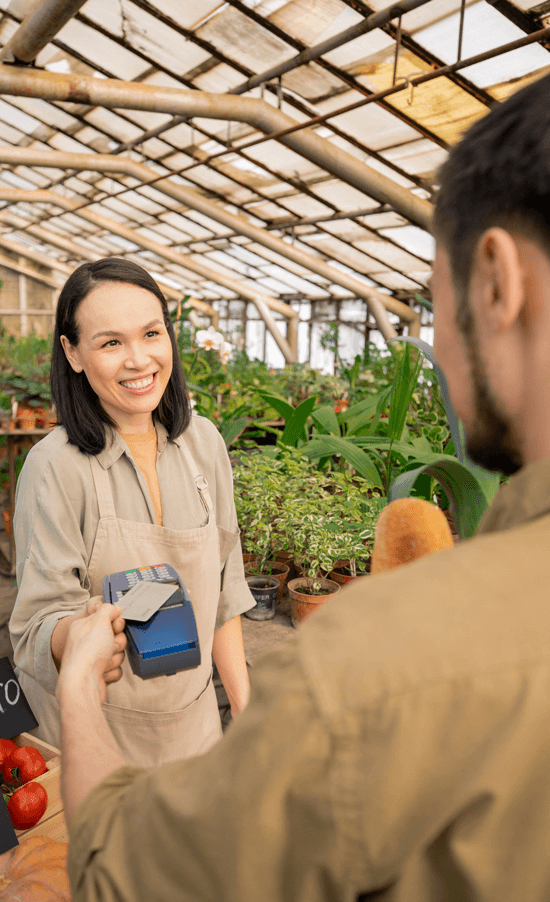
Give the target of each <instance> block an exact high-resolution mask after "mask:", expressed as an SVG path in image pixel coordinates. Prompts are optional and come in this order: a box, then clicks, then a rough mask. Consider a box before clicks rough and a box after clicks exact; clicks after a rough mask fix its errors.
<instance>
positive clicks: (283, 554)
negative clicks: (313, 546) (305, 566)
mask: <svg viewBox="0 0 550 902" xmlns="http://www.w3.org/2000/svg"><path fill="white" fill-rule="evenodd" d="M275 560H276V561H279V562H280V563H281V564H286V565H287V566H288V576H287V577H286V578H287V580H289V579H294V577H295V576H297V575H298V571H297V569H296V564H295V563H294V560H293V558H292V552H290V551H279V553H278V554H276V555H275Z"/></svg>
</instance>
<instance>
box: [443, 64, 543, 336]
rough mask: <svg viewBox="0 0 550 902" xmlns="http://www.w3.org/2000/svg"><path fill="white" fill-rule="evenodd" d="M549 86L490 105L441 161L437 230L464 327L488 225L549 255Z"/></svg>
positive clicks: (538, 86) (468, 324) (535, 87)
mask: <svg viewBox="0 0 550 902" xmlns="http://www.w3.org/2000/svg"><path fill="white" fill-rule="evenodd" d="M549 92H550V76H548V75H547V76H544V77H543V78H540V79H539V80H538V81H535V82H534V83H532V84H530V85H528V86H527V87H526V88H523V89H522V90H520V91H518V92H517V93H516V94H513V95H512V96H511V97H509V98H508V100H506V101H504V103H501V104H498V105H497V106H495V107H493V109H492V110H491V111H490V112H489V113H487V115H486V116H484V117H483V119H480V120H479V121H478V122H476V123H475V124H474V125H473V126H472V127H471V128H470V129H469V130H468V132H467V133H466V135H465V136H464V138H463V139H462V141H460V142H459V143H458V144H455V146H454V147H453V148H452V149H451V152H450V154H449V157H448V159H447V161H446V162H445V163H444V164H443V166H442V167H441V170H440V185H441V187H440V189H439V194H438V197H437V203H436V207H435V214H434V233H435V237H436V239H437V240H438V241H440V242H441V243H442V244H443V246H444V248H445V250H446V252H447V254H448V257H449V262H450V267H451V275H452V277H453V282H454V288H455V291H456V294H457V302H458V308H457V322H458V324H459V326H461V327H462V328H463V329H464V331H465V332H466V333H467V332H468V331H469V327H471V315H470V310H469V303H468V290H469V284H470V279H471V273H472V266H473V261H474V253H475V249H476V246H477V243H478V241H479V238H480V237H481V235H482V234H483V232H485V231H486V229H488V228H490V227H492V226H500V227H502V228H504V229H506V230H507V231H509V232H514V231H515V232H518V233H519V234H522V235H524V236H525V237H527V238H530V239H531V240H533V241H535V242H537V243H538V244H539V245H540V246H541V247H542V249H543V250H545V251H546V253H547V254H549V255H550V103H549V102H548V98H549Z"/></svg>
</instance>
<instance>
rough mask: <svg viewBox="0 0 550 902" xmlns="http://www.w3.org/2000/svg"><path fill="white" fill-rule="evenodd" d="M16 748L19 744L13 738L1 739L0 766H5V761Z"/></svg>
mask: <svg viewBox="0 0 550 902" xmlns="http://www.w3.org/2000/svg"><path fill="white" fill-rule="evenodd" d="M16 748H17V745H16V744H15V742H13V741H12V740H11V739H0V767H3V766H4V761H5V760H6V758H7V757H8V755H10V754H11V753H12V752H14V751H15V749H16Z"/></svg>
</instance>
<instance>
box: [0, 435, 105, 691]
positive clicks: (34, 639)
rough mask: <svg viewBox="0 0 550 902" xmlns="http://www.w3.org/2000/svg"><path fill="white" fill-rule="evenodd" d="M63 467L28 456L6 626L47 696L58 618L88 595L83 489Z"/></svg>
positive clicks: (18, 655)
mask: <svg viewBox="0 0 550 902" xmlns="http://www.w3.org/2000/svg"><path fill="white" fill-rule="evenodd" d="M62 469H63V468H57V470H56V468H53V467H52V466H51V464H50V463H48V464H47V465H46V466H45V467H43V466H42V463H41V458H40V456H39V455H33V454H32V452H31V453H30V454H29V456H28V457H27V460H26V461H25V465H24V467H23V469H22V471H21V475H20V477H19V480H18V484H17V498H16V509H15V518H14V536H15V547H16V560H17V568H16V572H17V585H18V592H17V598H16V602H15V606H14V609H13V612H12V616H11V619H10V623H9V630H10V639H11V642H12V646H13V649H14V661H15V665H16V667H17V669H18V671H19V670H22V671H23V672H25V673H27V674H29V675H30V676H31V677H33V679H35V680H36V681H37V682H38V683H39V684H40V685H41V686H42V687H43V688H44V689H46V691H48V692H50V693H54V692H55V686H56V683H57V670H56V667H55V664H54V661H53V658H52V655H51V634H52V632H53V630H54V627H55V625H56V623H57V621H58V620H59V619H60V618H62V617H66V616H67V615H69V614H73V613H75V612H76V611H79V610H82V608H83V607H84V605H85V604H86V601H87V600H88V598H89V597H90V592H89V591H88V580H87V576H86V564H87V552H86V548H85V546H84V540H83V537H82V532H81V526H80V522H79V521H80V518H81V517H83V516H84V510H85V487H84V486H83V485H82V484H81V483H79V480H78V478H76V477H75V474H71V473H67V472H65V473H64V474H62V473H61V472H60V470H62ZM63 477H64V478H63ZM81 496H82V497H81ZM87 503H88V505H90V504H91V503H92V502H91V500H90V499H88V502H87ZM79 508H80V515H79V513H78V511H79Z"/></svg>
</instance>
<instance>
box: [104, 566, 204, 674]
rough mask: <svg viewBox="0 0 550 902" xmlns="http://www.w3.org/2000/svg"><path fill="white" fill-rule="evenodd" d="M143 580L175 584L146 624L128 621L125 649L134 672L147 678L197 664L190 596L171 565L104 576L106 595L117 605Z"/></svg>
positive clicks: (123, 571)
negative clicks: (171, 591) (169, 594)
mask: <svg viewBox="0 0 550 902" xmlns="http://www.w3.org/2000/svg"><path fill="white" fill-rule="evenodd" d="M142 580H143V581H150V582H161V583H169V584H171V585H173V586H174V592H173V594H172V595H171V596H170V597H169V598H168V600H167V601H165V602H164V604H163V605H162V606H161V607H160V608H159V609H158V610H157V612H156V613H155V614H153V616H152V617H151V618H150V619H149V620H147V621H145V623H137V622H136V621H133V622H132V621H131V620H130V619H127V620H126V627H125V630H124V632H125V633H126V636H127V638H128V644H127V646H126V652H127V654H128V660H129V661H130V665H131V667H132V670H133V672H134V673H135V674H136V675H137V676H139V677H141V678H142V679H148V678H149V677H153V676H159V675H169V674H172V673H177V672H178V671H179V670H189V669H191V668H193V667H198V666H199V664H200V662H201V653H200V647H199V637H198V633H197V624H196V622H195V614H194V612H193V608H192V606H191V599H190V597H189V593H188V592H187V589H186V588H185V585H184V583H183V581H182V579H181V578H180V577H179V576H178V574H177V573H176V571H175V570H174V568H173V567H171V566H170V564H155V565H154V566H152V567H138V568H137V569H135V570H122V571H120V572H119V573H111V574H109V575H108V576H105V577H104V579H103V598H104V600H105V601H106V602H107V603H108V604H118V603H119V602H120V600H121V599H122V597H123V596H124V595H125V594H126V593H127V592H129V591H130V589H132V588H133V587H134V586H136V585H137V584H138V583H139V582H140V581H142Z"/></svg>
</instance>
